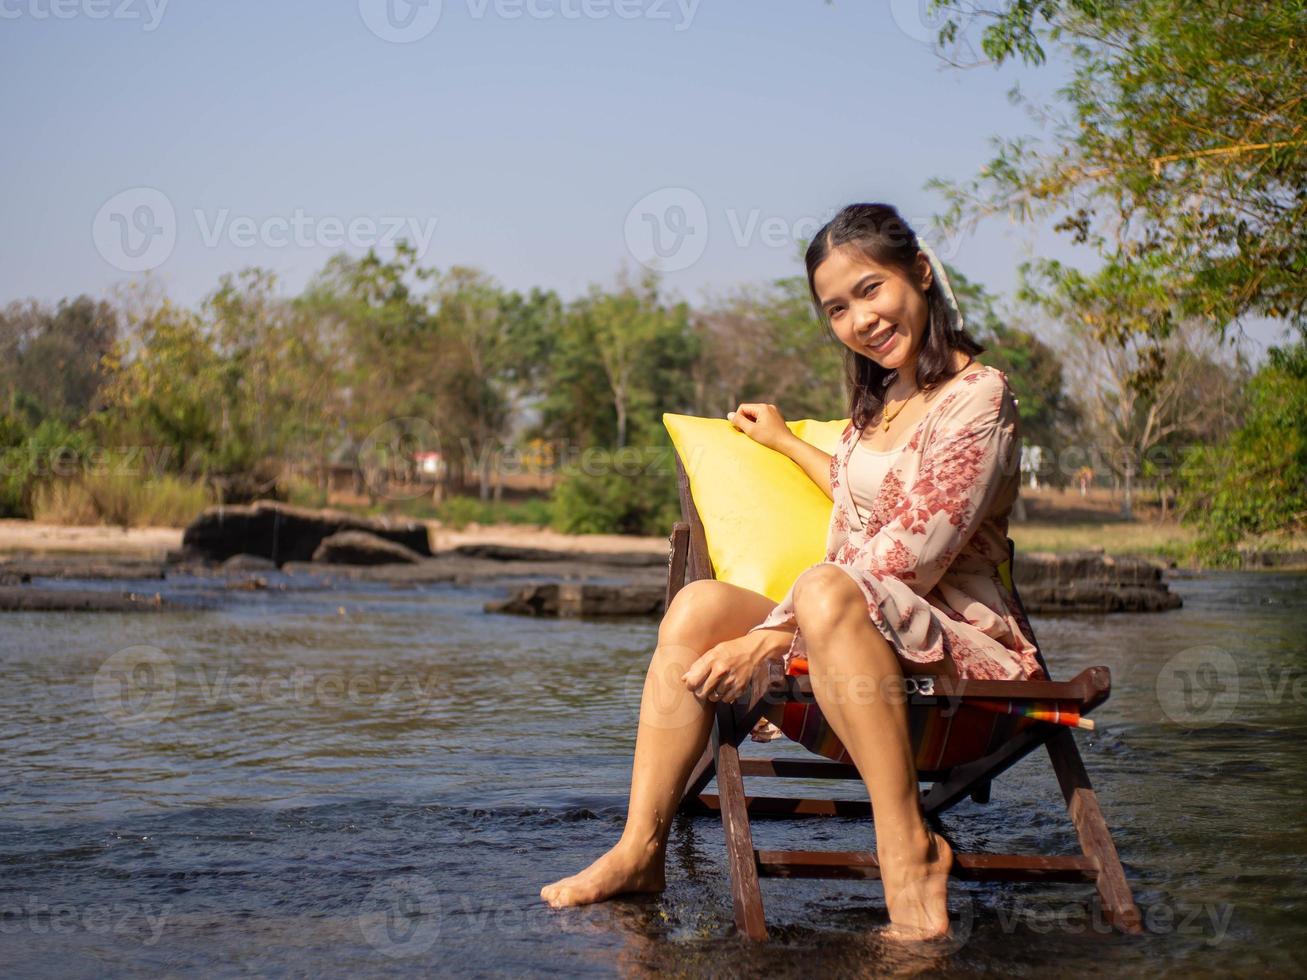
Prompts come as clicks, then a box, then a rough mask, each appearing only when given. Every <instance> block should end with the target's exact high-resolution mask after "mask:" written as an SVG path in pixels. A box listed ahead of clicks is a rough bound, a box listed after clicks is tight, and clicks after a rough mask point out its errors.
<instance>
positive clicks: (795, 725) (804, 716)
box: [764, 657, 1092, 771]
mask: <svg viewBox="0 0 1307 980" xmlns="http://www.w3.org/2000/svg"><path fill="white" fill-rule="evenodd" d="M787 673H788V674H791V675H798V674H806V673H808V662H807V661H806V660H805V659H803V658H800V657H795V658H794V659H793V660H791V662H790V666H789V669H788V670H787ZM764 717H766V719H767V720H768V721H770V722H771V723H772V724H773V725H775V726H776V727H777V728H779V729H780V730H781V732H782V733H783V734H784V735H785V737H786V738H789V739H791V740H792V741H795V742H798V743H799V744H800V745H802V746H804V747H805V748H807V749H808V750H809V751H811V752H815V753H817V754H818V755H821V756H824V757H825V758H827V759H832V760H834V761H835V762H845V763H852V762H853V759H852V757H851V756H850V755H849V754H848V752H847V751H846V750H845V748H844V746H843V745H842V744H841V742H840V740H839V737H838V736H837V735H836V734H835V732H834V731H832V730H831V727H830V725H829V724H827V722H826V718H825V715H823V714H822V711H821V708H819V707H818V706H817V705H816V704H799V703H797V702H790V703H781V704H773V705H770V706H769V707H768V708H767V710H766V712H765V714H764ZM1040 721H1044V722H1052V723H1054V724H1062V725H1071V726H1073V727H1074V726H1077V724H1078V723H1079V724H1083V723H1081V719H1080V712H1079V704H1078V703H1077V702H1075V701H1029V702H1022V701H1007V700H1002V701H996V700H976V699H968V700H965V701H962V702H959V703H953V704H947V705H930V704H911V703H909V704H908V729H909V734H910V736H911V739H912V746H913V751H914V756H915V760H916V766H917V769H918V770H928V771H934V770H941V769H949V768H951V767H953V766H958V765H962V764H963V763H966V762H972V761H974V760H976V759H979V758H982V757H983V756H986V755H988V754H989V753H990V752H993V751H995V750H996V749H998V748H999V746H1001V745H1002V744H1003V743H1004V742H1006V741H1008V739H1010V738H1012V737H1013V736H1014V735H1016V734H1017V733H1018V732H1020V731H1021V730H1023V729H1025V728H1029V727H1030V726H1031V725H1033V724H1035V723H1036V722H1040ZM1088 724H1092V723H1088ZM1086 727H1087V726H1086Z"/></svg>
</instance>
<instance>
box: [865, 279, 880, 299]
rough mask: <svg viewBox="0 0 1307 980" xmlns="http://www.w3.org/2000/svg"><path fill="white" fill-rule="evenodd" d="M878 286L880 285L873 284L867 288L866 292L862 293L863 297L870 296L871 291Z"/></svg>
mask: <svg viewBox="0 0 1307 980" xmlns="http://www.w3.org/2000/svg"><path fill="white" fill-rule="evenodd" d="M879 285H880V283H878V282H873V283H872V284H871V285H870V286H868V287H867V290H866V292H865V293H863V295H864V296H870V295H871V291H872V290H873V289H875V288H876V287H877V286H879Z"/></svg>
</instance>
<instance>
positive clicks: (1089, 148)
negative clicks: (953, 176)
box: [929, 0, 1307, 385]
mask: <svg viewBox="0 0 1307 980" xmlns="http://www.w3.org/2000/svg"><path fill="white" fill-rule="evenodd" d="M935 6H939V7H943V8H954V9H956V5H954V4H950V3H936V4H935ZM988 16H989V22H988V24H987V26H986V27H985V29H984V32H983V38H982V47H983V48H984V50H985V52H986V54H987V55H988V56H989V57H991V58H993V59H995V60H996V61H998V62H999V63H1002V62H1003V61H1005V60H1007V59H1009V58H1015V57H1020V58H1022V59H1023V60H1025V61H1027V62H1031V63H1039V62H1041V61H1043V60H1044V45H1045V44H1051V45H1055V46H1057V47H1058V48H1059V49H1060V50H1061V52H1062V53H1063V54H1064V55H1065V57H1066V59H1067V60H1069V62H1070V64H1071V66H1072V78H1071V80H1070V82H1069V83H1068V84H1067V85H1066V86H1065V87H1064V88H1063V89H1062V90H1061V92H1060V96H1061V100H1062V103H1063V105H1062V107H1061V108H1063V109H1064V110H1065V111H1064V112H1062V113H1057V112H1051V111H1047V110H1045V111H1044V112H1043V113H1042V114H1043V115H1045V116H1051V117H1052V118H1053V120H1054V124H1053V128H1052V132H1051V133H1050V134H1049V135H1050V137H1051V138H1050V139H1049V141H1048V142H1047V143H1041V142H1039V141H1037V140H1034V139H1031V138H1028V137H1023V136H1018V137H1015V138H1012V139H1007V140H999V141H996V142H997V145H998V147H999V151H998V155H997V156H996V157H994V158H993V159H992V160H991V161H989V162H988V163H987V164H986V165H985V166H984V167H983V168H982V170H981V172H980V175H979V176H978V177H977V178H975V179H974V180H971V181H969V182H964V183H953V182H950V181H943V180H932V181H931V182H930V185H929V186H931V187H933V188H935V189H938V190H940V191H942V192H943V193H944V194H945V195H946V196H947V197H948V199H949V202H950V203H949V208H948V211H947V213H946V215H944V217H943V219H942V223H943V224H945V225H947V226H958V225H960V224H962V223H963V222H964V221H967V220H971V221H974V220H978V219H980V218H982V217H985V216H987V215H992V214H1001V213H1006V214H1008V215H1010V216H1011V217H1014V218H1017V219H1019V220H1031V219H1033V218H1035V217H1037V216H1041V215H1055V216H1057V217H1058V221H1057V224H1056V225H1055V227H1056V228H1057V229H1058V230H1060V231H1062V232H1065V233H1067V234H1068V235H1070V236H1071V238H1072V241H1073V242H1075V243H1077V244H1083V245H1087V246H1088V247H1089V248H1090V249H1091V250H1092V251H1093V253H1094V255H1095V258H1096V259H1097V260H1098V262H1097V263H1096V264H1098V265H1099V266H1100V268H1099V270H1098V271H1097V272H1095V273H1093V274H1079V273H1075V272H1074V270H1069V269H1067V268H1065V267H1063V266H1061V265H1059V264H1058V263H1053V262H1039V263H1033V264H1032V266H1031V268H1032V269H1033V270H1034V272H1035V274H1036V278H1038V279H1041V280H1043V282H1044V283H1045V284H1046V285H1047V288H1048V289H1050V290H1051V291H1053V292H1056V293H1059V294H1061V295H1060V297H1059V299H1060V300H1061V301H1063V302H1066V303H1069V304H1071V305H1073V306H1076V305H1081V302H1082V301H1086V300H1087V301H1088V306H1089V307H1091V308H1092V310H1093V311H1094V312H1092V313H1091V316H1092V317H1093V318H1094V319H1093V322H1092V324H1091V325H1092V326H1093V328H1094V334H1095V336H1096V338H1097V339H1098V340H1099V341H1100V342H1103V343H1121V342H1122V339H1123V338H1124V337H1126V336H1129V335H1131V334H1143V335H1147V336H1150V337H1157V338H1162V337H1165V336H1166V334H1167V332H1168V330H1169V329H1170V326H1171V323H1172V321H1173V319H1174V318H1176V317H1179V318H1191V319H1202V320H1205V321H1207V322H1208V323H1209V324H1210V326H1211V328H1212V329H1213V330H1215V331H1218V332H1220V333H1221V334H1222V336H1224V331H1225V330H1226V328H1227V326H1228V325H1229V324H1230V323H1232V322H1234V321H1235V320H1236V319H1238V318H1239V317H1241V316H1244V315H1246V314H1259V315H1263V316H1267V317H1272V318H1282V319H1286V320H1289V321H1292V322H1296V323H1297V324H1298V325H1299V326H1307V247H1305V246H1307V233H1305V232H1304V227H1307V225H1305V223H1304V221H1303V210H1304V206H1305V205H1307V191H1305V190H1304V188H1307V132H1305V130H1307V102H1305V101H1304V100H1303V98H1302V92H1304V91H1307V3H1304V0H1287V2H1286V0H1251V2H1245V3H1239V4H1232V3H1191V2H1188V0H1130V2H1126V0H1009V2H1007V3H1005V4H1003V5H1002V6H1001V7H1000V8H999V9H998V10H997V11H995V12H994V13H993V14H991V15H988ZM950 24H951V27H947V28H946V31H945V33H947V34H949V35H950V37H952V38H956V37H957V33H958V31H959V30H960V28H961V24H960V18H958V17H954V18H953V19H952V20H951V21H950ZM1153 378H1155V373H1154V374H1152V375H1149V374H1145V375H1144V376H1142V377H1141V379H1140V381H1141V383H1142V384H1144V385H1147V384H1149V383H1151V381H1152V380H1153Z"/></svg>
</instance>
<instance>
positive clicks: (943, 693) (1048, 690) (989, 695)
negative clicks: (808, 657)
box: [773, 667, 1112, 713]
mask: <svg viewBox="0 0 1307 980" xmlns="http://www.w3.org/2000/svg"><path fill="white" fill-rule="evenodd" d="M934 692H935V693H934V694H931V695H924V694H913V695H911V696H910V697H909V698H908V703H909V704H911V705H922V704H938V703H947V702H951V701H956V700H961V701H966V700H967V699H969V698H976V699H979V700H984V701H1025V700H1030V701H1076V702H1078V703H1079V705H1080V710H1081V712H1082V713H1083V712H1086V711H1090V710H1092V709H1093V708H1096V707H1098V705H1100V704H1102V703H1103V702H1104V701H1106V700H1107V698H1108V696H1109V695H1110V694H1111V692H1112V672H1111V671H1110V670H1109V669H1108V668H1106V667H1087V668H1086V669H1084V670H1082V671H1081V672H1080V673H1079V674H1077V675H1076V676H1075V677H1073V678H1072V679H1071V680H1069V681H981V680H968V679H966V678H963V679H961V680H954V679H952V678H948V677H937V678H935V679H934ZM773 697H776V698H780V699H783V700H789V701H796V702H799V703H801V704H811V703H812V702H813V701H814V696H813V693H812V680H811V678H810V677H809V675H807V674H799V675H797V676H791V677H786V678H785V689H784V691H783V692H781V693H778V694H775V695H773Z"/></svg>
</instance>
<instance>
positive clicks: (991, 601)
mask: <svg viewBox="0 0 1307 980" xmlns="http://www.w3.org/2000/svg"><path fill="white" fill-rule="evenodd" d="M1017 423H1018V415H1017V407H1016V398H1015V397H1013V395H1012V390H1011V388H1009V387H1008V382H1007V376H1006V375H1005V374H1004V373H1003V372H1002V371H1000V370H998V369H997V368H992V367H988V366H986V365H980V364H973V365H971V366H970V367H968V368H965V369H964V370H963V371H962V372H961V373H960V374H959V375H957V376H955V377H954V378H952V379H951V380H950V381H948V382H946V383H945V387H944V389H943V390H942V391H941V392H940V394H939V396H938V399H937V401H936V402H935V403H933V404H932V405H931V407H930V408H929V409H927V411H926V414H925V415H924V416H923V417H922V418H921V420H920V421H919V422H918V423H917V425H916V428H915V429H914V431H913V432H912V435H911V438H909V439H908V441H907V443H906V444H905V445H904V446H903V448H902V450H901V451H900V453H899V455H898V456H897V457H896V458H895V459H894V460H893V462H892V464H891V465H890V468H889V471H888V472H887V473H886V475H885V478H884V481H883V482H882V484H881V486H880V490H879V492H878V493H877V495H876V497H875V502H874V504H873V506H872V509H871V513H870V514H869V516H868V519H867V521H866V522H865V523H864V522H863V521H862V520H861V518H860V517H859V516H858V511H857V508H856V507H855V506H854V503H853V497H852V495H851V494H850V492H849V488H848V486H847V485H846V482H845V481H846V478H847V473H848V460H849V454H850V453H851V452H852V450H853V447H854V446H855V445H856V444H857V441H858V439H859V438H861V432H860V431H858V430H856V429H855V428H854V426H853V423H852V422H850V423H849V424H848V425H847V426H846V427H845V429H844V433H843V435H842V436H841V438H840V443H839V446H838V448H837V449H836V451H835V453H834V454H833V455H832V456H831V468H830V482H831V492H832V494H833V497H834V501H833V507H832V510H831V521H830V526H829V528H828V530H827V537H826V559H825V561H824V562H821V563H820V564H832V565H834V566H835V567H837V568H840V569H842V570H843V571H844V572H846V573H847V574H848V575H849V577H850V578H852V579H853V581H854V582H855V583H856V584H857V585H858V587H859V588H860V589H861V590H862V594H863V596H864V597H865V599H866V603H867V614H868V616H870V618H871V622H872V623H873V624H874V625H875V627H876V628H877V629H879V630H880V632H881V633H882V634H883V635H884V636H885V638H886V639H887V640H888V641H889V642H890V644H891V646H893V648H894V649H895V650H896V651H898V654H899V656H900V658H901V659H902V660H904V661H907V663H906V664H905V665H904V666H905V669H910V665H911V663H921V664H928V663H936V662H938V661H940V660H942V659H944V658H945V657H951V658H952V660H953V662H954V664H955V665H956V667H957V671H958V674H959V676H961V677H964V678H984V679H990V680H1027V679H1031V678H1041V677H1043V676H1044V673H1043V670H1042V669H1041V668H1040V666H1039V661H1038V659H1037V648H1036V646H1035V643H1034V640H1033V631H1032V630H1031V629H1030V624H1029V622H1028V621H1027V620H1026V617H1025V614H1024V612H1023V611H1022V609H1021V606H1020V604H1019V603H1018V602H1017V600H1016V599H1015V597H1014V596H1013V594H1012V593H1011V592H1010V591H1009V590H1008V589H1007V588H1006V586H1004V584H1003V581H1002V579H1001V578H1000V576H999V572H998V566H999V564H1000V563H1002V562H1003V561H1004V560H1006V559H1007V557H1008V545H1007V528H1008V514H1009V512H1010V511H1011V509H1012V505H1013V503H1014V502H1015V501H1016V497H1017V492H1018V490H1019V486H1020V479H1021V474H1020V470H1019V457H1020V438H1019V435H1018V427H1017ZM813 567H817V566H813ZM782 626H794V627H795V630H794V639H793V640H792V641H791V643H790V647H789V649H788V650H787V651H786V653H785V666H786V667H787V668H788V667H789V665H790V661H791V660H793V659H794V658H795V657H805V658H806V657H807V655H808V651H807V646H806V643H805V640H804V636H803V632H802V630H801V629H799V628H798V622H797V620H796V619H795V615H794V587H793V586H791V587H790V590H789V591H788V592H787V593H786V594H785V596H784V597H783V598H782V599H781V601H780V602H779V603H778V604H777V605H776V607H775V608H774V609H773V610H772V611H771V613H770V614H768V616H767V618H766V619H764V620H763V621H762V622H761V623H759V624H758V625H756V626H754V627H752V628H751V629H750V630H749V632H753V631H754V630H758V629H769V628H776V627H782Z"/></svg>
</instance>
